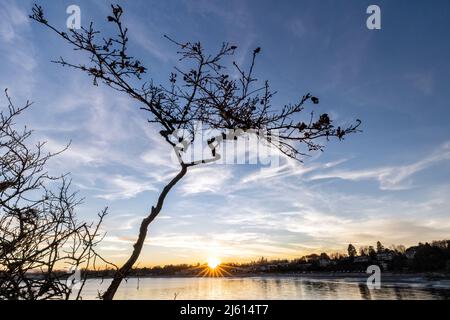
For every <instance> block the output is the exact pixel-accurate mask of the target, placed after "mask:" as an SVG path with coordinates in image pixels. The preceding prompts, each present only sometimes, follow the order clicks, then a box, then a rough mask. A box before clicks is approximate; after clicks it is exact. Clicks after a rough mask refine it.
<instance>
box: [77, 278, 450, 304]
mask: <svg viewBox="0 0 450 320" xmlns="http://www.w3.org/2000/svg"><path fill="white" fill-rule="evenodd" d="M109 282H110V279H105V280H104V281H101V280H98V279H89V280H88V281H87V282H86V284H85V287H84V290H83V299H96V298H97V297H98V292H99V290H100V291H104V290H106V288H107V286H108V284H109ZM115 299H133V300H140V299H151V300H155V299H156V300H161V299H163V300H166V299H178V300H188V299H194V300H197V299H201V300H203V299H221V300H234V299H236V300H240V299H256V300H264V299H275V300H289V299H290V300H297V299H300V300H301V299H307V300H316V299H320V300H326V299H352V300H360V299H365V300H370V299H389V300H404V299H450V283H449V281H432V282H429V281H424V280H422V279H419V278H418V279H408V280H406V281H405V280H399V281H392V280H390V281H388V282H383V280H382V285H381V288H380V289H369V288H368V287H367V286H366V278H363V277H361V278H339V279H335V278H314V277H309V276H308V277H275V276H274V277H248V278H237V277H236V278H201V277H195V278H194V277H192V278H140V279H138V278H130V279H128V281H126V282H123V283H122V285H121V287H120V288H119V290H118V292H117V294H116V297H115Z"/></svg>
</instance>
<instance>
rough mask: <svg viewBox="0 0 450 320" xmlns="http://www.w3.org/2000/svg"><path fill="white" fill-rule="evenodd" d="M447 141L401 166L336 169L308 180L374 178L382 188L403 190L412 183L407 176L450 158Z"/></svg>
mask: <svg viewBox="0 0 450 320" xmlns="http://www.w3.org/2000/svg"><path fill="white" fill-rule="evenodd" d="M449 145H450V144H449V143H446V144H443V145H442V146H441V147H440V148H439V149H438V150H436V151H435V152H433V153H432V154H430V155H429V156H426V157H424V158H423V159H422V160H418V161H416V162H414V163H411V164H408V165H403V166H390V167H381V168H373V169H364V170H336V171H333V172H327V173H319V174H315V175H313V176H311V177H310V178H309V179H310V180H319V179H343V180H352V181H360V180H376V181H378V182H379V185H380V189H382V190H404V189H409V188H411V187H412V186H413V185H412V183H411V181H410V180H408V179H409V178H411V177H412V176H413V175H415V174H416V173H418V172H420V171H423V170H425V169H427V168H429V167H431V166H433V165H435V164H437V163H439V162H441V161H447V160H450V147H449Z"/></svg>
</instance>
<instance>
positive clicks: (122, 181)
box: [97, 175, 158, 200]
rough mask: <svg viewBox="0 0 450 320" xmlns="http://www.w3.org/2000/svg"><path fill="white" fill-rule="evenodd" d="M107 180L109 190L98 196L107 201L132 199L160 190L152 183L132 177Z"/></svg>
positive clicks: (116, 176)
mask: <svg viewBox="0 0 450 320" xmlns="http://www.w3.org/2000/svg"><path fill="white" fill-rule="evenodd" d="M106 180H107V182H108V184H109V188H108V189H107V191H106V193H102V194H100V195H98V196H97V198H100V199H106V200H117V199H130V198H134V197H136V196H137V195H138V194H140V193H141V192H144V191H157V190H158V188H156V187H155V186H154V185H153V184H152V183H149V182H148V181H146V180H139V179H136V178H135V177H131V176H122V175H113V176H112V177H108V178H107V179H106Z"/></svg>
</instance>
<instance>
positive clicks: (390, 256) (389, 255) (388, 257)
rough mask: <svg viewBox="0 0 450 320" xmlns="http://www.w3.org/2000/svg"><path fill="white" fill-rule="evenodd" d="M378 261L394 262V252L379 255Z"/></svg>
mask: <svg viewBox="0 0 450 320" xmlns="http://www.w3.org/2000/svg"><path fill="white" fill-rule="evenodd" d="M377 260H378V261H392V260H394V253H392V252H383V253H377Z"/></svg>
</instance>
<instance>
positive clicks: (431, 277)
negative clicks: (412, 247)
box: [89, 272, 450, 282]
mask: <svg viewBox="0 0 450 320" xmlns="http://www.w3.org/2000/svg"><path fill="white" fill-rule="evenodd" d="M368 276H369V275H368V274H367V273H361V272H348V273H337V272H336V273H334V272H310V273H246V274H233V275H226V276H223V277H217V278H222V279H223V278H225V279H227V278H228V279H236V278H305V279H349V278H350V279H358V278H359V279H361V278H364V279H366V278H367V277H368ZM100 278H101V277H89V279H100ZM128 278H129V279H133V278H139V279H144V278H202V277H201V276H195V275H140V276H138V275H131V276H129V277H128ZM205 278H208V277H205ZM381 278H382V279H384V281H387V282H404V281H406V282H411V281H413V280H415V281H437V280H443V281H449V282H450V274H449V273H436V272H434V273H394V272H385V273H382V274H381ZM103 279H111V277H104V278H103Z"/></svg>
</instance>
